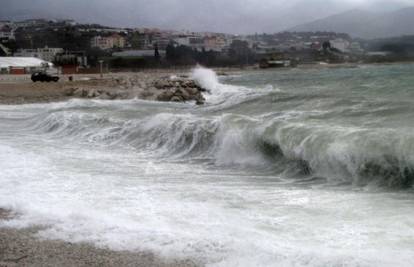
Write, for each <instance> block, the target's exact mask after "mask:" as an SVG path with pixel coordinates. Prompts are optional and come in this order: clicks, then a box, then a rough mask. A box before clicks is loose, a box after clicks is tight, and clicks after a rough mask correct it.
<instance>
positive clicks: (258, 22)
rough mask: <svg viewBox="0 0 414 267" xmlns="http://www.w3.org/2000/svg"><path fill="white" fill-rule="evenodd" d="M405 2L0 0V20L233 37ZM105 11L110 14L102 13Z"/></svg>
mask: <svg viewBox="0 0 414 267" xmlns="http://www.w3.org/2000/svg"><path fill="white" fill-rule="evenodd" d="M412 2H413V1H409V0H408V1H407V0H388V1H384V0H366V1H365V0H343V1H339V0H326V1H322V0H312V1H305V0H291V1H287V0H278V1H274V0H273V1H272V0H262V1H257V0H242V1H235V0H208V1H201V0H159V1H157V2H153V1H149V0H139V1H133V0H121V1H117V2H116V3H115V2H113V1H109V0H90V1H88V2H86V1H81V0H72V1H67V0H63V1H59V2H57V1H54V0H1V1H0V3H1V6H2V9H1V10H0V19H11V20H19V19H27V18H41V17H44V18H68V19H74V20H76V21H79V22H81V23H99V24H103V25H107V26H115V27H158V28H163V29H171V30H184V29H185V30H192V31H212V32H225V33H235V34H246V33H255V32H259V33H260V32H278V31H283V30H286V29H288V28H291V27H294V26H297V25H300V24H302V23H306V22H310V21H313V20H315V19H321V18H324V17H327V16H330V15H334V14H337V13H340V12H344V11H347V10H351V9H356V8H357V9H365V10H369V11H376V12H383V11H390V10H393V9H394V10H395V9H398V8H403V7H405V6H410V4H412ZM109 10H110V11H111V12H110V13H109V12H108V11H109Z"/></svg>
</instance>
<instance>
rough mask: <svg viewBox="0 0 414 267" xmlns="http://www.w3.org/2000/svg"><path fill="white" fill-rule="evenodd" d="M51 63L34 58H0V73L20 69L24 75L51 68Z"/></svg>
mask: <svg viewBox="0 0 414 267" xmlns="http://www.w3.org/2000/svg"><path fill="white" fill-rule="evenodd" d="M52 67H53V64H52V63H51V62H47V61H44V60H42V59H39V58H34V57H0V73H6V74H7V73H11V72H12V69H22V70H23V71H24V72H25V73H30V72H33V71H37V70H44V69H47V68H52Z"/></svg>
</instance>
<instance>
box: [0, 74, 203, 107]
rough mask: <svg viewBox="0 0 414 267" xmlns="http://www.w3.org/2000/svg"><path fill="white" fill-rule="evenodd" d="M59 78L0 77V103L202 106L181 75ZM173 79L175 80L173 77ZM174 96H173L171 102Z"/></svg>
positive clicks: (197, 93) (198, 89) (185, 76)
mask: <svg viewBox="0 0 414 267" xmlns="http://www.w3.org/2000/svg"><path fill="white" fill-rule="evenodd" d="M71 76H72V77H73V81H69V80H68V77H69V76H60V78H61V79H60V81H59V82H49V83H47V82H44V83H42V82H36V83H34V82H32V81H31V80H30V76H29V75H24V76H13V75H4V76H1V75H0V104H4V105H18V104H33V103H50V102H60V101H67V100H69V99H74V98H79V99H100V100H120V99H135V98H138V99H142V100H153V101H154V100H156V101H167V102H168V101H172V102H187V101H194V102H196V103H200V104H203V103H204V97H203V94H202V92H204V91H205V90H204V89H203V88H201V87H200V86H198V85H197V84H196V83H195V82H194V81H193V80H192V79H190V78H189V77H188V73H183V72H139V73H109V74H106V75H105V76H104V77H103V78H99V76H97V75H71ZM173 76H174V78H172V77H173ZM173 97H175V98H174V99H173Z"/></svg>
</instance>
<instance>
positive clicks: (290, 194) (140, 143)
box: [0, 64, 414, 266]
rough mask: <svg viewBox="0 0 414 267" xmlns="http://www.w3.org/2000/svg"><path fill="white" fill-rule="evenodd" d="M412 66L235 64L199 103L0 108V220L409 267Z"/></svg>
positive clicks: (95, 238) (192, 250) (218, 254)
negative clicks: (238, 73) (9, 213)
mask: <svg viewBox="0 0 414 267" xmlns="http://www.w3.org/2000/svg"><path fill="white" fill-rule="evenodd" d="M413 68H414V67H413V65H411V64H404V65H401V66H400V65H398V66H397V65H395V66H373V67H372V68H370V69H369V70H367V71H365V70H364V69H349V68H347V69H340V68H337V69H329V70H317V71H312V72H311V73H310V72H309V70H301V69H294V70H289V71H283V70H278V71H264V72H262V71H254V72H245V73H243V77H239V78H234V79H235V80H233V81H231V82H230V81H229V80H226V78H221V79H218V80H217V83H218V84H217V83H215V82H214V79H213V83H212V84H213V85H214V84H215V85H216V86H211V87H210V88H211V89H212V93H211V95H210V96H211V97H212V99H214V97H215V100H217V101H218V102H214V101H210V102H209V103H208V105H206V107H202V108H200V107H194V106H191V105H175V104H174V105H173V104H170V103H158V102H157V103H156V102H145V101H131V100H129V101H98V100H96V101H90V100H82V101H70V102H61V103H58V104H35V105H22V106H7V107H5V106H0V129H1V131H0V207H5V208H12V209H14V210H16V211H17V213H18V214H19V216H17V217H16V218H14V219H13V220H12V221H8V222H0V224H1V225H4V226H10V227H25V226H33V225H43V227H41V228H40V229H43V230H42V231H41V232H40V233H39V235H40V236H41V237H43V238H52V239H53V238H58V239H63V240H67V241H70V242H82V241H83V242H90V243H93V244H97V245H100V246H104V247H107V248H111V249H119V250H131V251H134V252H136V251H142V250H144V251H152V252H153V253H155V254H157V255H161V256H165V257H167V258H169V257H171V258H173V259H174V258H177V257H179V258H190V259H193V260H194V262H196V263H199V264H200V265H207V266H408V265H409V264H410V263H411V262H414V252H413V249H412V241H413V240H414V233H413V231H412V225H414V215H413V213H412V207H413V206H414V197H413V193H412V181H413V171H412V170H413V163H414V157H413V156H412V155H413V151H414V134H413V132H414V131H413V128H414V109H413V108H412V107H413V106H414V100H413V99H414V91H413V90H412V75H411V74H412V72H413ZM367 72H368V73H367ZM396 73H398V74H399V75H396ZM210 74H211V72H210ZM367 74H369V75H367ZM206 76H210V75H206ZM202 77H204V76H203V75H202ZM367 77H368V78H367ZM207 80H209V79H207ZM338 80H340V81H342V82H338ZM230 83H232V84H230ZM378 83H380V84H381V87H376V86H372V84H373V85H375V84H378ZM206 84H208V83H206ZM267 84H270V85H272V86H273V88H279V87H280V88H281V89H282V92H275V90H272V88H270V89H269V90H264V91H266V92H262V93H263V95H260V94H258V93H257V91H260V90H257V88H266V87H267V86H266V85H267ZM361 84H365V85H366V86H360V85H361ZM214 88H215V89H216V90H215V91H214ZM389 88H392V89H393V90H392V95H390V89H389ZM232 89H234V91H232ZM253 96H254V98H253ZM236 100H237V101H236ZM338 181H339V183H337V182H338ZM365 185H371V186H369V187H364V186H365ZM377 185H379V186H381V187H378V186H377ZM372 188H374V189H375V190H371V189H372ZM390 188H392V189H393V190H389V189H390ZM361 189H365V190H361ZM378 189H379V190H378ZM400 189H404V190H400ZM410 189H411V190H410ZM367 191H368V192H367ZM167 260H168V259H167Z"/></svg>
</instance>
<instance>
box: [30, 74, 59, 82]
mask: <svg viewBox="0 0 414 267" xmlns="http://www.w3.org/2000/svg"><path fill="white" fill-rule="evenodd" d="M32 81H33V82H57V81H59V77H58V76H53V75H50V74H47V73H46V72H35V73H33V74H32Z"/></svg>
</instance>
